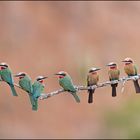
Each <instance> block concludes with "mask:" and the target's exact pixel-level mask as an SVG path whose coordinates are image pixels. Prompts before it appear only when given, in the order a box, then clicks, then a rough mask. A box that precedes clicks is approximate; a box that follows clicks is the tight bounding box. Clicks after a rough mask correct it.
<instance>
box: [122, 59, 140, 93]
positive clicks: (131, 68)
mask: <svg viewBox="0 0 140 140" xmlns="http://www.w3.org/2000/svg"><path fill="white" fill-rule="evenodd" d="M122 62H124V63H125V65H124V71H125V73H126V74H127V75H128V76H135V75H137V68H136V66H135V65H134V64H133V60H132V59H131V58H128V57H127V58H125V59H124V60H123V61H122ZM133 83H134V87H135V91H136V93H140V86H139V83H138V80H136V81H135V80H134V81H133Z"/></svg>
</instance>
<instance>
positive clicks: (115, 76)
mask: <svg viewBox="0 0 140 140" xmlns="http://www.w3.org/2000/svg"><path fill="white" fill-rule="evenodd" d="M107 66H109V70H108V75H109V80H110V81H113V80H119V76H120V70H119V69H118V68H117V64H116V63H114V62H111V63H109V64H108V65H107ZM117 86H118V83H116V84H111V87H112V97H115V96H116V87H117Z"/></svg>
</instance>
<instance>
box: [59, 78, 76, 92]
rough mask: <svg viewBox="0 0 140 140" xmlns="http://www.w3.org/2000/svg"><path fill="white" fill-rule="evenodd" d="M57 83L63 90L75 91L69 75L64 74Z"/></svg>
mask: <svg viewBox="0 0 140 140" xmlns="http://www.w3.org/2000/svg"><path fill="white" fill-rule="evenodd" d="M59 84H60V85H61V86H62V87H63V88H64V90H67V91H71V92H76V89H75V88H74V85H73V82H72V79H71V78H70V77H69V76H65V77H64V78H62V79H59Z"/></svg>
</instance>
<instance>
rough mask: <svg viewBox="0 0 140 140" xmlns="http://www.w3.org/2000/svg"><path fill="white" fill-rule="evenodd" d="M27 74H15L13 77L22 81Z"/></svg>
mask: <svg viewBox="0 0 140 140" xmlns="http://www.w3.org/2000/svg"><path fill="white" fill-rule="evenodd" d="M26 75H27V74H26V73H25V72H20V73H18V74H15V75H14V77H19V79H22V78H24V77H25V76H26Z"/></svg>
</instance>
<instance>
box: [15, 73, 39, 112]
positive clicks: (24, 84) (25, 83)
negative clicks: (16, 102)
mask: <svg viewBox="0 0 140 140" xmlns="http://www.w3.org/2000/svg"><path fill="white" fill-rule="evenodd" d="M14 76H15V77H19V85H20V87H21V88H22V89H23V90H25V91H26V92H27V93H28V95H29V98H30V102H31V105H32V110H36V109H37V107H36V104H35V101H34V98H33V87H32V81H31V78H30V77H29V75H27V74H26V73H25V72H20V73H18V74H16V75H14Z"/></svg>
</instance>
